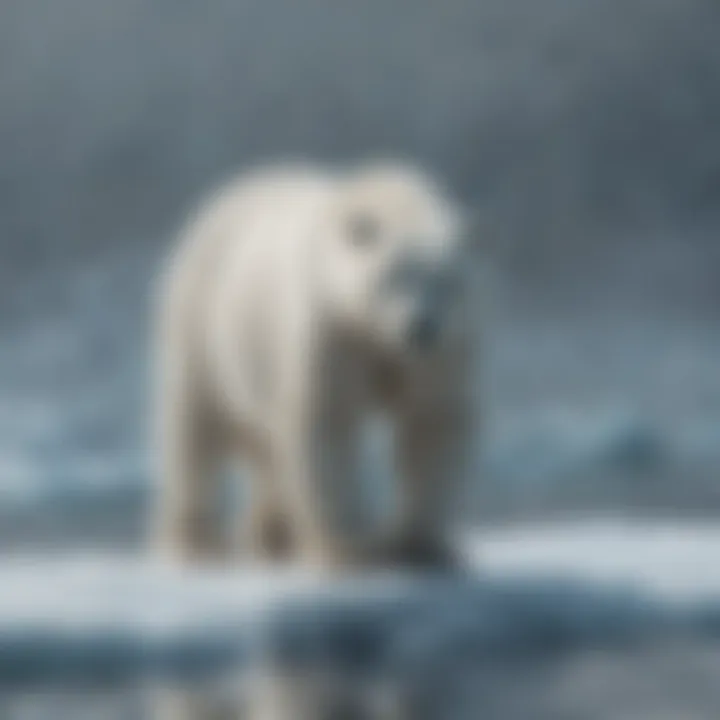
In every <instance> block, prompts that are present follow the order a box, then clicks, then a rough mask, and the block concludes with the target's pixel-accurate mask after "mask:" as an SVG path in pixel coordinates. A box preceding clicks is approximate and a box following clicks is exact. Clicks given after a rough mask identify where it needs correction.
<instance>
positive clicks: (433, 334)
mask: <svg viewBox="0 0 720 720" xmlns="http://www.w3.org/2000/svg"><path fill="white" fill-rule="evenodd" d="M439 334H440V326H439V324H438V322H437V321H436V320H435V319H434V318H432V317H430V316H429V315H420V316H419V317H417V318H415V320H413V322H412V323H411V324H410V329H409V331H408V341H409V343H410V345H411V347H413V348H414V349H416V350H421V351H424V350H428V349H430V348H431V347H432V346H433V345H435V343H436V342H437V339H438V336H439Z"/></svg>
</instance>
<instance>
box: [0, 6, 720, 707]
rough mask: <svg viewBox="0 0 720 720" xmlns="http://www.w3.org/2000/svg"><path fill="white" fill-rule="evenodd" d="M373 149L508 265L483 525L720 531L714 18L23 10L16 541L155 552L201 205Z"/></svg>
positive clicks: (15, 160) (649, 13) (3, 473)
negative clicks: (164, 322) (150, 521)
mask: <svg viewBox="0 0 720 720" xmlns="http://www.w3.org/2000/svg"><path fill="white" fill-rule="evenodd" d="M378 154H391V155H399V156H407V157H410V158H413V159H417V160H419V161H420V162H422V163H424V164H425V165H426V166H427V167H428V168H429V169H430V170H432V171H434V172H437V173H438V174H439V175H441V177H443V178H445V179H446V180H447V181H448V183H449V184H450V186H451V187H452V188H453V189H454V190H455V192H456V193H457V194H458V195H459V196H460V197H461V198H462V199H463V200H464V201H465V202H466V203H468V204H469V205H472V206H477V207H482V208H484V210H485V212H486V213H487V217H488V218H489V219H490V221H491V226H492V228H493V231H494V232H495V234H496V235H497V237H498V239H499V240H500V241H501V246H502V247H503V250H502V252H501V253H500V257H499V258H498V260H497V264H496V268H495V273H494V276H493V284H494V291H495V292H494V294H495V299H494V303H493V307H492V308H491V317H492V325H491V329H492V334H491V340H490V342H489V347H488V357H489V361H488V365H487V368H486V381H487V398H488V405H487V410H488V413H489V417H490V420H489V421H488V435H487V443H486V444H487V452H486V455H485V459H484V465H483V470H482V484H481V486H480V487H479V488H478V491H477V496H476V497H475V499H474V505H473V512H474V513H475V514H476V517H477V518H478V519H479V520H481V521H482V522H484V523H488V524H494V523H498V522H502V523H506V522H508V521H509V520H527V519H532V520H538V519H541V520H544V519H548V518H556V517H563V518H564V517H569V516H574V515H576V514H581V515H582V516H587V515H588V514H589V515H593V516H598V515H606V514H608V513H610V514H613V515H622V516H625V517H630V518H636V517H641V516H648V515H651V516H654V517H670V518H679V517H680V516H682V517H683V518H686V519H687V518H690V519H691V521H692V522H695V521H697V522H699V518H701V517H702V518H703V520H707V519H712V518H714V517H716V516H717V513H718V512H719V511H720V332H719V331H718V322H719V321H720V236H719V233H720V5H718V4H717V3H716V2H714V0H542V1H530V0H442V2H440V1H438V2H430V1H429V0H423V1H416V2H410V1H409V0H365V1H364V2H362V3H355V4H350V3H340V2H332V1H331V0H212V1H209V2H203V3H198V2H190V0H172V2H171V1H169V0H145V1H141V0H125V1H124V2H115V1H113V0H5V2H2V3H0V253H1V254H0V544H1V545H0V547H2V548H3V549H10V548H15V549H17V548H28V547H36V548H37V547H41V548H57V547H61V546H72V547H92V548H98V547H101V546H110V547H113V548H117V547H124V546H128V545H133V544H136V543H137V542H138V540H139V538H140V537H141V530H142V523H143V515H144V511H145V508H146V500H147V497H148V489H149V477H148V472H147V468H148V462H147V460H148V448H147V447H146V441H145V426H146V417H147V401H146V393H147V358H146V352H147V342H146V336H147V317H146V314H147V308H148V303H149V301H150V297H151V291H150V285H149V282H150V280H151V278H152V276H153V274H154V272H155V271H156V269H157V267H158V264H159V262H160V259H161V258H162V256H163V253H164V252H165V251H166V250H167V248H168V246H169V244H170V243H171V242H172V239H173V234H174V232H175V231H176V229H177V228H178V226H179V224H180V223H181V222H182V220H183V217H184V215H185V213H186V212H187V210H188V209H189V208H190V207H191V205H192V204H193V203H194V202H195V201H196V200H197V198H198V196H200V195H202V193H204V192H205V191H206V190H207V189H208V188H209V187H211V186H213V185H214V184H216V183H217V181H218V180H220V179H222V178H223V177H226V176H228V175H229V174H232V173H234V172H236V171H238V170H241V169H242V168H243V167H246V166H247V165H248V164H251V163H255V162H258V161H263V160H268V159H275V158H284V157H290V156H292V157H311V158H316V159H328V160H333V161H336V160H337V161H343V160H355V159H359V158H363V157H365V156H367V155H378ZM90 717H91V716H90ZM568 717H569V716H568ZM573 717H575V716H573ZM578 717H580V716H578ZM582 717H584V716H582ZM593 717H594V716H593ZM598 717H601V716H598ZM673 717H674V716H673ZM678 717H679V716H678ZM698 717H700V716H699V715H698ZM703 717H704V716H703Z"/></svg>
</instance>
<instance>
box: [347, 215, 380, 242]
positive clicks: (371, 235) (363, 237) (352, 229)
mask: <svg viewBox="0 0 720 720" xmlns="http://www.w3.org/2000/svg"><path fill="white" fill-rule="evenodd" d="M347 232H348V236H349V238H350V242H351V243H352V244H353V245H354V246H355V247H361V248H365V247H370V246H372V245H375V244H376V243H377V241H378V240H379V239H380V235H381V228H380V222H379V220H378V219H377V218H376V217H375V216H373V215H371V214H370V213H365V212H361V213H356V214H354V215H351V216H350V217H349V218H348V223H347Z"/></svg>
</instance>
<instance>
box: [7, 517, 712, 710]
mask: <svg viewBox="0 0 720 720" xmlns="http://www.w3.org/2000/svg"><path fill="white" fill-rule="evenodd" d="M462 545H463V547H464V550H465V557H466V560H467V561H468V563H469V567H470V568H472V569H471V570H470V572H469V574H468V576H467V577H464V578H457V579H449V578H446V579H440V578H421V577H411V576H395V575H392V576H391V575H384V576H383V575H379V576H373V577H367V578H362V579H359V578H355V579H351V578H347V579H337V580H335V581H328V580H321V579H319V578H317V577H311V576H309V575H307V574H302V573H298V572H291V571H287V572H280V571H278V572H276V573H268V572H267V571H266V572H260V571H253V570H250V569H247V568H246V569H243V568H237V569H232V570H222V571H220V570H203V571H194V572H192V573H188V572H185V573H181V572H179V571H176V570H170V569H168V568H160V567H157V566H153V564H152V563H150V562H146V561H143V560H141V559H139V558H137V557H135V558H133V557H132V556H127V555H126V556H120V555H117V554H116V555H108V556H103V555H98V554H94V555H92V554H84V555H83V554H80V555H78V554H70V555H68V554H58V555H56V556H48V555H46V556H43V557H36V556H32V555H29V554H25V555H22V554H18V555H14V556H9V557H6V558H4V559H3V560H2V561H1V562H0V587H2V588H3V592H2V593H1V594H0V684H1V685H2V686H3V687H5V688H6V691H5V694H4V695H0V707H1V706H2V702H3V697H4V698H5V702H6V703H7V704H6V707H8V708H11V707H19V705H18V703H21V699H22V698H23V697H27V693H28V692H30V690H28V689H27V688H29V689H32V688H36V689H37V688H42V687H45V688H51V687H58V683H61V686H62V687H65V688H66V690H65V692H66V693H68V694H71V692H72V691H71V688H73V687H76V688H77V687H80V688H82V687H84V688H86V696H85V700H86V703H89V704H90V706H92V692H91V691H90V690H89V689H88V688H92V687H96V688H97V687H105V691H106V692H107V694H108V697H110V698H111V697H112V696H113V693H115V694H117V693H118V692H120V689H122V688H126V691H125V692H126V698H125V700H126V702H130V697H131V696H132V693H131V692H130V688H136V690H134V691H133V692H139V690H138V689H137V688H139V687H143V686H145V687H147V683H148V681H149V680H153V681H154V682H156V683H158V682H160V680H161V679H162V678H163V677H164V678H168V677H170V678H173V677H174V678H184V681H185V682H192V681H195V680H198V679H203V678H206V679H207V677H208V675H210V676H218V677H219V676H221V675H222V673H225V675H227V671H228V670H229V669H232V668H236V669H238V671H239V672H240V674H239V675H238V677H239V678H240V677H242V670H243V668H245V669H247V668H252V667H254V666H256V665H257V664H258V663H259V662H261V661H264V662H266V661H267V660H268V659H269V660H270V661H271V662H272V663H274V664H280V665H281V666H283V667H284V666H288V665H289V666H295V667H301V668H305V669H307V668H311V667H321V668H322V667H325V668H327V667H332V668H334V670H337V668H342V670H343V672H345V673H346V675H347V676H349V677H351V678H356V680H357V681H358V682H359V681H360V679H362V678H365V679H367V678H368V677H369V678H370V679H371V680H374V681H377V682H380V681H384V682H396V683H399V684H401V685H402V686H403V687H406V688H410V689H411V690H412V691H413V692H415V691H416V690H417V689H418V688H424V690H426V691H428V692H430V690H429V686H428V683H431V684H432V687H433V688H434V690H433V692H432V694H431V697H432V698H433V702H435V703H438V702H440V701H441V700H442V701H443V702H445V703H448V707H450V706H451V705H452V703H455V705H453V707H456V710H457V712H458V713H460V710H461V708H462V707H466V703H467V702H468V699H467V695H464V696H463V697H464V698H465V699H464V700H463V701H462V702H461V701H460V699H458V698H459V696H458V695H457V693H459V692H460V687H461V686H462V685H463V683H464V684H465V686H466V687H465V690H464V691H463V692H465V693H467V691H468V683H469V684H470V686H472V684H473V683H475V684H476V685H477V683H480V684H481V685H482V686H483V687H484V683H486V682H487V681H488V678H491V677H494V676H498V677H500V676H502V677H505V676H510V675H512V674H513V673H520V675H519V676H518V678H519V679H518V682H519V686H520V687H522V688H525V690H524V691H527V692H530V690H529V688H530V687H531V686H532V685H533V683H536V682H537V678H536V677H535V676H536V673H537V666H538V663H539V664H540V665H541V666H546V667H547V668H551V667H552V668H558V667H560V666H562V665H563V664H564V663H567V662H569V661H570V660H571V658H573V657H574V658H576V659H577V662H578V663H580V664H581V665H584V666H587V665H588V664H590V665H592V662H593V660H592V658H593V657H594V658H595V660H594V662H599V661H600V660H602V659H603V658H604V662H605V663H609V667H610V668H612V667H613V662H615V663H616V664H617V663H619V664H622V663H625V665H626V666H627V665H628V663H629V664H630V665H629V668H630V669H628V672H631V673H632V672H634V673H636V675H637V682H638V683H640V686H638V687H640V689H639V690H638V687H634V686H633V684H632V682H631V681H630V680H629V679H628V676H627V675H626V676H625V677H624V678H623V682H625V683H626V684H627V683H629V687H630V689H631V690H633V687H634V690H633V692H635V693H636V694H637V693H639V694H640V696H641V698H644V699H643V702H649V701H648V694H647V690H646V689H645V690H643V689H642V683H646V682H647V679H646V678H645V679H643V677H644V676H643V673H647V668H648V662H651V663H655V664H657V663H659V662H669V660H668V658H675V657H676V656H678V654H679V655H680V656H682V655H683V654H684V655H685V657H686V659H685V661H684V662H685V663H687V662H695V663H700V660H699V659H700V658H702V662H701V663H700V664H699V667H698V669H699V670H700V672H699V674H697V672H696V675H695V676H694V677H695V682H696V683H698V684H700V686H701V687H702V691H701V695H700V696H699V697H701V698H703V699H704V698H706V697H707V696H708V694H712V693H714V694H713V695H712V697H714V698H715V699H716V701H718V702H720V695H719V694H718V693H717V691H716V689H715V686H714V684H712V683H709V682H707V683H706V684H705V685H703V680H702V678H703V677H704V676H705V675H704V674H703V673H707V672H708V671H709V668H710V667H715V668H716V670H717V669H718V668H720V651H719V650H718V648H717V647H716V645H715V643H716V642H717V641H718V640H720V574H718V572H717V561H716V560H717V551H718V548H720V527H718V526H717V525H711V524H708V525H706V526H698V525H697V524H692V525H681V524H676V525H670V524H662V523H654V524H638V523H633V524H622V523H618V522H600V521H598V522H595V523H591V524H585V525H565V526H562V525H555V526H544V527H535V528H530V527H523V528H521V529H506V530H504V531H497V532H485V533H477V532H473V533H468V534H467V535H466V537H465V538H464V540H463V541H462ZM693 648H694V650H693ZM640 657H645V660H644V661H643V663H642V667H634V668H633V665H632V663H633V662H635V661H637V660H638V659H639V658H640ZM663 657H665V658H666V659H665V660H664V661H662V660H661V658H663ZM687 667H688V666H687V665H686V668H687ZM523 668H525V669H523ZM607 671H608V670H607V668H606V669H605V670H604V672H605V673H606V674H607ZM588 672H589V670H588ZM530 678H534V679H533V680H532V682H531V681H530ZM611 680H612V677H611V676H610V677H606V678H605V682H610V681H611ZM618 680H619V678H615V680H613V681H612V682H615V684H617V683H618ZM675 680H677V678H675ZM140 681H142V683H141V684H138V683H139V682H140ZM503 682H507V678H506V679H505V680H504V681H503ZM548 682H550V680H549V679H548ZM552 682H554V683H557V682H560V678H555V679H554V680H552ZM10 687H15V688H16V690H15V691H14V692H10V690H9V688H10ZM23 687H25V688H26V690H25V695H23V692H22V691H21V690H20V688H23ZM113 688H114V690H113ZM537 689H538V688H537V687H536V688H535V690H534V691H533V692H537ZM546 690H547V688H546ZM496 691H497V688H496ZM95 692H97V690H96V691H95ZM476 692H477V688H476ZM484 692H485V691H483V693H484ZM127 693H129V694H127ZM702 693H705V695H704V696H703V695H702ZM508 697H509V698H512V697H513V696H512V693H510V695H509V696H508ZM558 697H562V693H560V694H559V695H557V696H556V700H557V698H558ZM480 700H481V698H479V697H478V698H476V702H479V701H480ZM482 701H483V702H486V701H487V697H486V696H485V695H484V694H483V699H482ZM507 701H508V698H506V702H507ZM696 701H698V702H699V700H698V697H696ZM75 702H77V698H76V699H75ZM463 703H465V704H463ZM121 706H123V707H124V705H123V704H122V703H121ZM3 717H5V716H3ZM38 717H43V716H42V715H38ZM87 717H93V716H92V715H88V716H87ZM109 717H113V718H114V717H116V716H115V715H110V716H109ZM117 717H121V715H117ZM432 717H436V716H432ZM439 717H446V718H450V717H453V718H454V717H465V715H462V714H452V713H448V714H443V715H441V716H439ZM491 717H495V716H491ZM497 717H501V716H499V715H498V716H497ZM513 717H514V716H513ZM517 717H522V716H521V715H518V716H517ZM548 717H551V716H550V715H548ZM572 717H581V718H585V717H587V718H590V717H598V718H610V717H615V716H611V715H591V714H587V715H581V714H578V715H573V716H572ZM618 717H619V716H618ZM668 717H673V718H677V720H679V719H680V718H681V717H682V718H685V717H686V716H685V715H682V716H681V715H677V716H675V715H669V716H668ZM688 717H695V716H688ZM697 717H702V718H704V717H708V718H710V717H712V716H710V715H697Z"/></svg>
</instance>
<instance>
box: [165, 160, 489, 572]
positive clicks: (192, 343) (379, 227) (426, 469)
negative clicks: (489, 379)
mask: <svg viewBox="0 0 720 720" xmlns="http://www.w3.org/2000/svg"><path fill="white" fill-rule="evenodd" d="M358 218H360V221H359V222H360V223H361V224H362V220H363V218H364V219H365V220H367V219H368V218H370V221H371V225H372V227H371V232H369V237H368V236H366V235H368V233H366V235H363V234H362V233H360V236H359V237H355V235H353V233H354V232H355V230H354V229H356V227H357V222H356V221H357V220H358ZM353 223H355V224H353ZM373 228H374V229H373ZM356 234H357V233H356ZM463 235H464V233H463V228H462V225H461V223H460V218H459V216H458V213H457V211H456V209H455V208H454V206H453V204H452V203H451V202H450V201H449V200H448V199H447V198H446V197H445V196H444V194H443V193H442V192H441V190H440V189H439V188H438V187H437V186H436V185H435V184H434V183H433V182H432V181H431V180H430V179H429V178H428V177H427V176H426V175H424V174H423V173H421V172H419V171H418V170H415V169H413V168H410V167H407V166H404V165H401V164H391V163H387V164H375V165H370V166H365V167H362V168H358V169H354V170H351V171H346V172H342V173H341V172H330V171H328V170H325V169H322V168H314V167H310V166H303V165H297V166H285V167H276V168H268V169H263V170H259V171H256V172H254V173H250V174H248V175H246V176H244V177H243V178H241V179H240V180H237V181H235V182H233V183H231V184H230V185H228V186H226V187H224V188H222V189H221V190H220V191H219V192H218V193H216V194H215V195H214V196H213V197H212V198H210V200H209V201H208V202H207V203H206V204H204V205H203V206H202V207H201V209H200V212H199V213H198V214H197V215H196V217H195V218H194V219H193V221H192V222H191V223H190V224H189V226H188V228H187V229H186V231H185V233H184V236H183V238H182V240H181V242H180V243H179V246H178V248H177V249H176V251H175V254H174V255H173V257H172V258H171V259H170V260H169V262H168V267H167V271H166V273H165V275H164V278H163V280H162V282H161V285H160V287H159V298H158V299H159V306H160V316H159V318H158V325H157V333H156V334H157V339H158V345H157V350H158V358H159V377H158V387H159V391H160V392H159V397H158V404H159V430H160V437H159V441H160V459H161V467H160V473H161V476H162V486H161V488H160V496H159V502H158V507H157V509H158V512H157V515H156V521H157V522H156V526H155V528H156V531H157V539H158V541H159V542H160V544H161V547H163V548H164V549H166V550H169V551H170V552H171V553H177V552H181V553H182V554H188V553H189V554H193V553H195V552H200V551H201V550H210V551H211V552H216V551H217V549H218V548H219V547H220V545H221V543H222V538H221V537H220V534H219V530H220V527H221V526H220V523H219V522H218V520H217V519H216V518H215V516H214V515H213V508H212V499H213V496H214V493H215V489H216V484H215V482H214V478H215V471H216V469H217V463H218V462H219V461H220V460H222V459H223V458H224V457H226V456H227V454H228V452H229V451H232V450H237V451H239V452H240V453H242V454H243V455H244V457H245V459H246V460H249V461H250V462H251V464H252V470H253V472H252V475H253V478H252V483H251V485H252V487H251V491H252V498H251V511H250V513H249V515H248V516H247V518H246V519H245V521H244V522H243V523H242V526H243V527H244V528H245V530H246V531H247V533H246V536H245V537H246V539H249V540H250V542H251V543H252V542H254V545H255V548H256V549H258V550H262V549H263V546H264V544H265V540H264V539H262V532H263V529H267V526H268V524H269V523H272V522H273V521H274V520H277V521H278V522H280V521H282V523H285V524H286V525H287V526H288V527H290V528H291V529H292V532H293V538H294V539H293V544H294V551H295V552H296V554H298V555H299V556H300V557H302V558H304V559H306V560H308V561H318V562H320V563H322V564H325V565H327V564H330V565H334V564H339V565H340V566H344V565H346V564H348V563H350V562H352V560H353V559H354V558H356V557H357V556H358V552H359V550H358V548H359V547H360V546H361V545H362V543H363V542H365V541H366V540H367V538H368V533H369V526H368V524H367V518H366V517H365V514H364V511H363V507H362V501H361V496H362V492H361V491H362V487H361V481H360V478H359V474H358V450H359V448H358V435H359V429H360V427H361V424H362V422H363V421H364V420H365V418H366V417H367V415H368V413H369V412H370V411H372V410H374V409H377V408H380V409H382V410H384V411H386V412H388V413H389V414H390V416H391V418H392V420H393V421H394V423H395V426H396V446H397V457H398V475H399V478H398V482H399V488H400V491H401V493H400V495H401V500H402V503H401V506H400V517H399V518H398V520H397V526H398V528H399V529H400V530H399V532H400V534H403V533H404V534H407V535H408V536H409V535H413V536H424V537H428V538H429V537H435V536H436V535H438V536H439V534H440V533H441V532H442V529H443V523H444V521H445V519H446V508H447V505H448V501H449V500H450V499H451V498H452V497H453V495H454V491H455V490H456V489H457V487H458V485H459V483H460V481H461V480H462V479H463V478H464V475H465V473H466V469H467V462H466V460H467V458H468V456H469V450H470V448H471V446H472V445H473V441H474V437H473V433H474V419H475V412H474V410H475V408H474V401H473V393H472V392H471V379H472V378H471V367H472V360H473V355H474V350H475V344H476V343H475V341H476V339H477V327H476V326H477V324H478V323H477V322H476V321H474V320H473V317H472V312H471V311H470V308H471V306H472V301H471V300H470V291H471V290H472V282H470V280H469V276H468V273H467V270H468V257H469V254H468V252H467V247H466V244H467V243H466V238H464V236H463ZM421 311H423V312H424V314H425V315H433V314H434V315H433V317H435V316H437V317H435V319H436V320H437V323H436V325H437V326H438V327H439V329H440V333H439V335H438V337H437V339H436V343H435V344H434V345H433V346H432V348H430V349H428V350H426V351H422V352H421V351H418V350H416V349H414V348H413V347H412V346H411V345H410V344H409V343H408V328H409V327H410V324H411V322H412V321H413V319H414V318H416V317H418V316H419V314H420V312H421Z"/></svg>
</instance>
